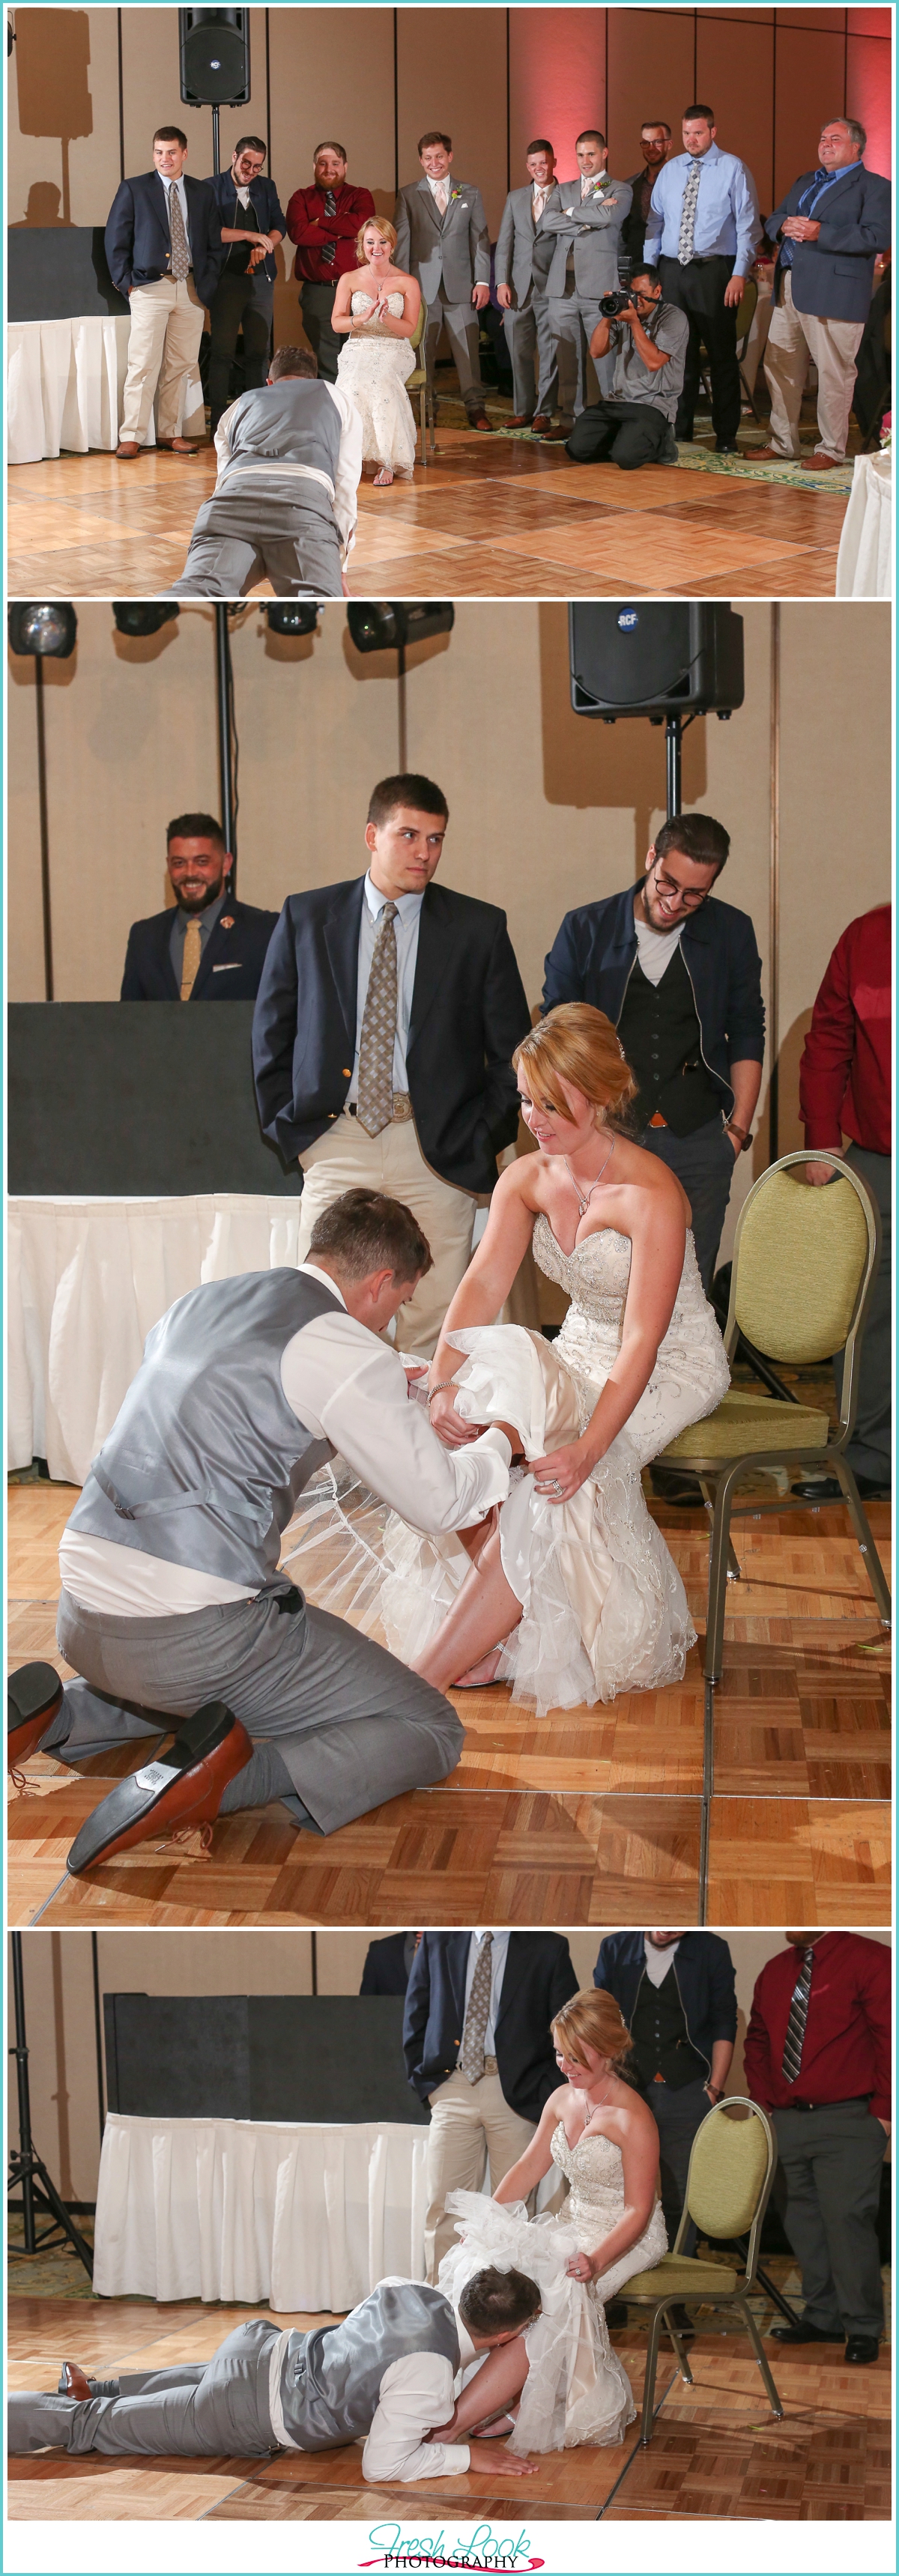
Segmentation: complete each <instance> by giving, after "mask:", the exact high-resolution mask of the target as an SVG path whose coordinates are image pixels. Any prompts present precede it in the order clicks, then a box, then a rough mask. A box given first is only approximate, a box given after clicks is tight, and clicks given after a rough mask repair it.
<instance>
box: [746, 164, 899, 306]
mask: <svg viewBox="0 0 899 2576" xmlns="http://www.w3.org/2000/svg"><path fill="white" fill-rule="evenodd" d="M814 177H815V173H814V170H805V171H803V174H802V177H801V179H794V181H793V185H792V188H788V190H787V194H786V196H785V197H784V199H783V203H782V204H781V205H779V206H776V207H775V210H774V213H773V215H769V217H768V221H767V223H766V225H765V231H766V233H767V235H768V238H769V241H776V240H777V237H778V234H779V232H780V228H781V225H782V223H783V222H784V219H785V217H786V216H787V215H796V214H798V213H799V212H800V206H799V199H800V197H801V196H802V195H803V194H804V192H805V190H806V188H810V187H811V185H812V182H813V180H814ZM891 203H892V191H891V188H890V183H889V180H888V179H881V178H879V177H878V174H877V172H876V170H866V169H865V165H864V162H863V161H851V162H850V164H849V167H848V169H846V170H842V171H841V172H840V176H839V179H838V180H837V181H836V182H835V184H834V186H833V187H832V188H828V190H827V195H826V196H825V197H822V198H821V200H820V203H819V204H818V205H817V206H803V207H802V209H801V211H802V213H803V214H804V215H811V216H812V219H813V221H814V222H815V223H818V224H820V226H821V230H820V232H819V234H818V239H817V241H814V242H794V243H793V262H792V273H793V302H794V304H795V306H796V310H797V313H816V314H820V315H822V316H826V317H827V319H828V320H829V321H831V322H864V321H865V320H866V318H867V312H868V306H869V304H870V302H871V297H872V294H873V292H874V256H875V252H877V251H879V250H889V247H890V241H891V239H892V230H891ZM780 274H781V261H780V258H778V262H777V266H776V268H775V271H774V301H775V303H776V302H777V295H778V286H779V281H780Z"/></svg>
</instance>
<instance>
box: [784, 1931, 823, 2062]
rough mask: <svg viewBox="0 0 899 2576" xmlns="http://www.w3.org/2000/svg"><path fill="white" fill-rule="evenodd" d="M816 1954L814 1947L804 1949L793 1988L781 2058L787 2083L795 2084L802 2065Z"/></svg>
mask: <svg viewBox="0 0 899 2576" xmlns="http://www.w3.org/2000/svg"><path fill="white" fill-rule="evenodd" d="M814 1956H815V1953H814V1950H813V1949H808V1950H803V1953H802V1966H801V1968H800V1971H799V1975H798V1977H797V1979H796V1984H795V1986H794V1988H793V1995H792V2001H791V2004H790V2018H789V2021H788V2023H787V2036H786V2039H785V2040H784V2053H783V2057H782V2060H781V2074H782V2076H783V2078H784V2082H785V2083H786V2084H795V2082H796V2079H797V2076H798V2074H799V2069H800V2067H801V2065H802V2043H803V2040H804V2038H805V2025H806V2022H807V2020H808V1998H809V1987H810V1985H811V1982H812V1963H813V1960H814Z"/></svg>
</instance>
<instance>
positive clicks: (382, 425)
mask: <svg viewBox="0 0 899 2576" xmlns="http://www.w3.org/2000/svg"><path fill="white" fill-rule="evenodd" d="M395 249H396V233H395V231H394V228H393V225H392V224H388V223H387V222H385V220H384V218H383V217H382V216H380V215H372V216H371V218H370V220H369V222H368V223H366V224H363V226H362V230H361V232H360V233H358V234H357V236H356V252H357V256H358V258H359V259H360V260H361V261H362V263H363V265H362V267H361V268H358V269H356V271H355V273H354V272H353V271H349V272H348V274H347V276H346V277H342V278H341V280H340V284H339V286H338V289H337V293H336V296H335V298H334V311H333V314H332V316H331V320H332V326H333V329H334V330H335V331H343V332H345V333H346V335H347V337H346V341H345V345H344V347H343V348H342V349H341V352H340V357H339V360H338V364H337V381H338V384H340V385H342V386H343V390H344V393H347V394H349V396H350V400H351V401H352V402H354V403H355V405H356V409H357V411H358V412H359V413H360V415H361V419H362V454H363V457H364V458H365V459H367V460H368V461H370V462H371V461H372V460H373V461H374V462H375V463H376V464H377V465H378V467H379V472H378V473H377V474H376V475H375V478H374V479H375V482H376V483H379V484H383V483H392V482H393V477H394V474H395V473H398V474H403V475H405V476H407V477H408V476H411V474H412V471H413V468H414V465H415V422H414V419H413V417H412V406H411V404H410V401H409V397H408V394H407V393H406V391H405V380H406V377H407V376H411V375H412V374H413V373H414V369H415V351H414V349H412V348H410V346H409V343H410V341H411V339H412V335H413V332H414V331H415V328H416V325H417V322H418V317H419V313H420V311H421V288H420V286H419V284H418V281H417V279H416V278H414V277H407V276H406V272H405V270H404V269H401V268H394V267H393V266H392V264H391V263H392V256H393V252H394V251H395Z"/></svg>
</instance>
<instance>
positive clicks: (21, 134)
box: [6, 8, 120, 224]
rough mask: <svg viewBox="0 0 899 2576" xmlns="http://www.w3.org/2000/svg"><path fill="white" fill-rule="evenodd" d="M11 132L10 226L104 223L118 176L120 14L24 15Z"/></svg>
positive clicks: (15, 60) (13, 65)
mask: <svg viewBox="0 0 899 2576" xmlns="http://www.w3.org/2000/svg"><path fill="white" fill-rule="evenodd" d="M23 129H24V130H23ZM7 132H8V148H7V170H6V188H7V215H8V219H9V222H10V223H12V224H20V223H25V222H28V223H32V224H54V223H57V222H60V221H63V222H68V223H72V224H103V223H105V221H106V217H107V214H108V212H109V208H110V206H111V204H112V200H113V197H114V195H115V192H116V189H117V187H118V184H119V175H120V174H119V55H118V29H117V17H116V11H115V9H32V8H26V9H20V10H19V11H17V15H16V43H15V45H14V47H13V53H12V59H11V61H10V65H9V107H8V123H7ZM32 191H34V193H33V194H32Z"/></svg>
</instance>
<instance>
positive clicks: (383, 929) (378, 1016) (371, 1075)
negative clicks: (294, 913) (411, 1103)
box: [356, 903, 397, 1136]
mask: <svg viewBox="0 0 899 2576" xmlns="http://www.w3.org/2000/svg"><path fill="white" fill-rule="evenodd" d="M396 912H397V908H396V904H395V903H385V905H384V908H383V911H382V913H381V918H380V921H379V923H378V929H377V936H376V938H375V953H374V956H373V958H372V961H371V974H370V976H369V979H368V991H367V993H366V996H365V1009H364V1011H363V1014H362V1035H361V1037H360V1040H359V1097H358V1100H357V1102H356V1116H357V1118H358V1119H359V1122H360V1125H361V1126H363V1127H364V1128H365V1132H366V1135H367V1136H380V1133H381V1129H382V1127H389V1125H390V1121H391V1118H392V1117H393V1044H394V1039H395V1037H396V931H395V930H394V927H393V925H394V922H395V920H396Z"/></svg>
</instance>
